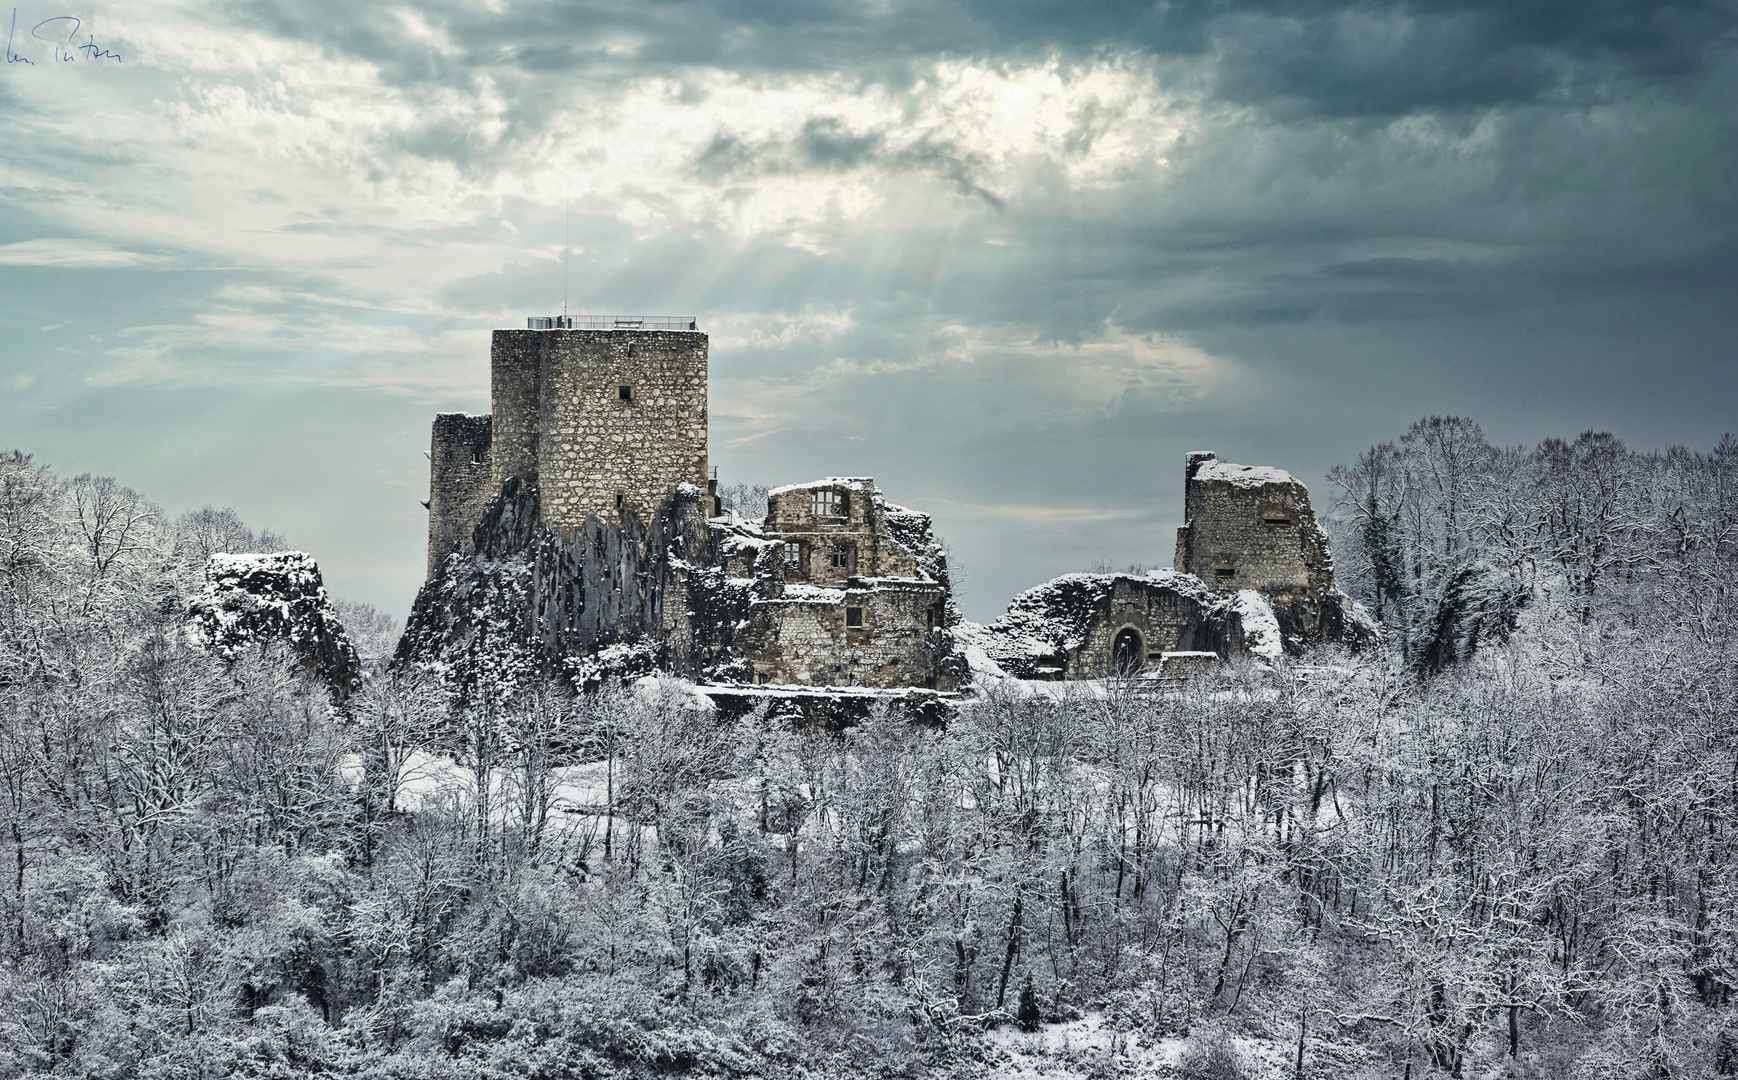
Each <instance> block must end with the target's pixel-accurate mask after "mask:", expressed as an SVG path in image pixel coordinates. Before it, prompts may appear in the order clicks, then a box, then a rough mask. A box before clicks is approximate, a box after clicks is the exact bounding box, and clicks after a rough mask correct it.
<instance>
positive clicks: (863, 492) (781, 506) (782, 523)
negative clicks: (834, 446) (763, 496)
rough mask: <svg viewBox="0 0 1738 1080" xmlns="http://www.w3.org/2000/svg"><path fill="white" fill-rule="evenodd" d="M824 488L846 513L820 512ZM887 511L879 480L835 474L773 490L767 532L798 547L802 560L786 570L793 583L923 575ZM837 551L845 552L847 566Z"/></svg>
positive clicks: (832, 584) (836, 585)
mask: <svg viewBox="0 0 1738 1080" xmlns="http://www.w3.org/2000/svg"><path fill="white" fill-rule="evenodd" d="M821 492H828V493H831V494H832V495H834V496H835V497H837V498H838V499H839V500H841V501H842V504H843V505H842V509H843V510H844V513H842V514H817V513H815V502H816V495H817V493H821ZM886 513H887V510H886V503H885V502H884V501H883V499H882V497H881V492H880V491H878V490H877V489H876V487H875V481H874V480H872V479H869V478H867V477H845V476H833V477H828V478H827V479H825V480H817V481H815V482H814V483H810V484H792V485H790V486H788V487H781V488H775V489H774V490H773V491H771V492H769V493H768V494H767V500H766V525H765V532H766V536H767V538H768V539H776V540H779V541H782V542H783V543H785V544H787V545H798V547H799V552H800V554H799V558H798V564H797V566H796V568H795V569H794V570H789V571H787V572H786V577H787V578H788V579H789V580H792V581H805V582H808V583H810V584H813V585H821V586H830V587H833V588H840V587H843V586H844V585H845V583H846V582H847V581H848V580H849V579H850V578H853V577H886V578H921V577H923V576H924V574H923V571H922V570H921V569H920V568H919V566H918V562H917V555H916V553H915V552H912V551H910V550H909V549H907V548H906V547H905V546H904V545H903V544H901V543H899V542H898V541H897V540H895V539H893V537H892V536H891V535H890V533H889V531H888V527H887V522H886ZM836 552H838V553H842V555H843V562H844V565H843V566H840V565H838V564H837V563H838V561H839V560H836V559H835V558H834V555H835V553H836Z"/></svg>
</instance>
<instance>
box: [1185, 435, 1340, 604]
mask: <svg viewBox="0 0 1738 1080" xmlns="http://www.w3.org/2000/svg"><path fill="white" fill-rule="evenodd" d="M1185 483H1186V486H1185V496H1184V502H1185V510H1186V514H1187V517H1188V523H1187V524H1186V525H1185V526H1184V527H1183V528H1182V529H1180V530H1178V534H1177V561H1176V568H1177V569H1178V570H1181V571H1184V572H1185V573H1190V574H1194V575H1195V576H1196V577H1198V578H1200V579H1201V580H1202V581H1204V582H1206V583H1207V584H1208V585H1209V586H1211V587H1212V588H1214V589H1218V590H1222V591H1230V590H1236V589H1256V590H1259V591H1261V592H1264V593H1267V594H1269V595H1272V596H1290V595H1299V596H1301V595H1309V596H1317V595H1320V594H1321V593H1323V592H1324V591H1332V589H1333V563H1332V560H1331V558H1330V557H1329V554H1328V545H1327V537H1326V536H1325V535H1324V534H1323V533H1322V530H1321V528H1320V527H1319V526H1318V525H1317V524H1316V518H1315V512H1314V511H1313V510H1312V509H1311V507H1310V497H1309V491H1308V490H1307V489H1306V488H1305V487H1304V486H1303V485H1302V484H1300V483H1298V482H1297V481H1296V480H1293V479H1292V478H1291V477H1290V476H1289V475H1287V474H1286V473H1284V472H1282V471H1280V470H1278V469H1265V468H1259V467H1245V466H1237V465H1227V464H1222V463H1220V462H1218V461H1216V460H1215V459H1214V457H1213V455H1211V454H1205V453H1195V454H1191V455H1189V466H1188V475H1187V479H1186V482H1185ZM1277 522H1284V524H1278V523H1277ZM1226 571H1230V572H1229V573H1227V572H1226Z"/></svg>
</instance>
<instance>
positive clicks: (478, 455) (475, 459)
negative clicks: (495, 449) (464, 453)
mask: <svg viewBox="0 0 1738 1080" xmlns="http://www.w3.org/2000/svg"><path fill="white" fill-rule="evenodd" d="M482 463H483V452H482V451H481V450H472V451H471V464H472V465H481V464H482Z"/></svg>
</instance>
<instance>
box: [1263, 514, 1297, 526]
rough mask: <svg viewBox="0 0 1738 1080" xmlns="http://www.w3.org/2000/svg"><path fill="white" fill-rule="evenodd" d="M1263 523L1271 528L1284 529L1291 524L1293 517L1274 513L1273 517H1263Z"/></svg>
mask: <svg viewBox="0 0 1738 1080" xmlns="http://www.w3.org/2000/svg"><path fill="white" fill-rule="evenodd" d="M1261 523H1262V524H1263V525H1266V526H1268V527H1269V528H1274V529H1283V528H1285V527H1286V526H1288V525H1290V524H1291V518H1288V517H1280V516H1278V515H1274V516H1273V517H1264V518H1262V519H1261Z"/></svg>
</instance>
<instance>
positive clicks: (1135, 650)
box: [1110, 626, 1147, 676]
mask: <svg viewBox="0 0 1738 1080" xmlns="http://www.w3.org/2000/svg"><path fill="white" fill-rule="evenodd" d="M1110 657H1111V666H1112V670H1114V671H1115V672H1116V673H1117V674H1118V675H1125V676H1126V675H1139V674H1140V673H1141V669H1142V668H1144V667H1146V666H1147V644H1146V642H1144V641H1142V640H1141V632H1140V631H1139V630H1136V629H1135V628H1134V627H1132V626H1125V627H1123V628H1122V629H1121V630H1119V631H1117V635H1116V641H1115V642H1114V643H1113V644H1112V645H1111V648H1110Z"/></svg>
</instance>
